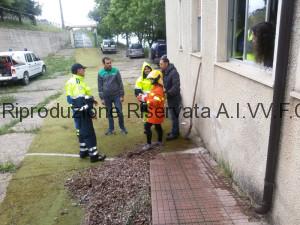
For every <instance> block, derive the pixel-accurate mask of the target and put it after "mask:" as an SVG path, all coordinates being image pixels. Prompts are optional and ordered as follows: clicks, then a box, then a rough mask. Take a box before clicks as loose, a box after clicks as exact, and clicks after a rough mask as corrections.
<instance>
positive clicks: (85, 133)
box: [65, 63, 106, 162]
mask: <svg viewBox="0 0 300 225" xmlns="http://www.w3.org/2000/svg"><path fill="white" fill-rule="evenodd" d="M85 69H86V67H84V66H82V65H81V64H78V63H76V64H74V65H73V66H72V68H71V71H72V74H73V76H72V77H71V78H70V79H69V80H68V81H67V83H66V86H65V90H66V95H67V101H68V103H69V104H70V105H71V107H72V110H73V117H74V122H75V128H76V130H77V135H78V138H79V143H80V152H79V156H80V158H85V157H88V156H89V157H90V160H91V162H97V161H102V160H104V159H105V157H106V156H105V155H101V154H99V153H98V151H97V140H96V134H95V130H94V126H93V121H92V118H93V117H94V116H95V113H94V110H93V107H94V104H97V102H96V101H95V100H94V97H93V96H92V95H91V89H90V88H89V87H88V86H87V84H86V83H85V81H84V76H85Z"/></svg>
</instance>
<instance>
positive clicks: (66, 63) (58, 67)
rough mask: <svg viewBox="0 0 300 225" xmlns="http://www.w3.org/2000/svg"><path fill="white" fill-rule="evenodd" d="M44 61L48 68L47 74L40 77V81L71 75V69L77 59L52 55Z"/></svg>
mask: <svg viewBox="0 0 300 225" xmlns="http://www.w3.org/2000/svg"><path fill="white" fill-rule="evenodd" d="M43 60H44V62H45V64H46V66H47V72H46V74H45V75H43V76H40V77H39V79H49V78H55V77H57V76H63V75H66V74H68V73H70V68H71V66H72V64H73V63H74V62H75V59H74V58H73V57H63V56H54V55H50V56H48V57H46V58H45V59H43Z"/></svg>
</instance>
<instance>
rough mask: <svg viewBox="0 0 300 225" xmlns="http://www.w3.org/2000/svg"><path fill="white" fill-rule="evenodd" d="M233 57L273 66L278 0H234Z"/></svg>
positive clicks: (231, 25)
mask: <svg viewBox="0 0 300 225" xmlns="http://www.w3.org/2000/svg"><path fill="white" fill-rule="evenodd" d="M229 5H230V11H229V12H230V51H229V56H230V58H234V59H238V60H243V61H247V62H256V63H258V64H262V65H264V66H266V67H272V65H273V58H274V46H275V33H276V32H275V30H276V21H277V10H278V0H231V1H230V4H229Z"/></svg>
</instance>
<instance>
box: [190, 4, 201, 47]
mask: <svg viewBox="0 0 300 225" xmlns="http://www.w3.org/2000/svg"><path fill="white" fill-rule="evenodd" d="M201 3H202V0H193V1H192V34H191V35H192V52H200V51H201V39H202V17H201V15H202V14H201Z"/></svg>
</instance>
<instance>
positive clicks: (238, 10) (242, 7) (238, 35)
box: [231, 0, 246, 60]
mask: <svg viewBox="0 0 300 225" xmlns="http://www.w3.org/2000/svg"><path fill="white" fill-rule="evenodd" d="M245 13H246V0H237V1H234V6H233V35H232V39H233V43H232V49H231V57H232V58H235V59H241V60H242V59H243V53H244V37H245Z"/></svg>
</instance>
